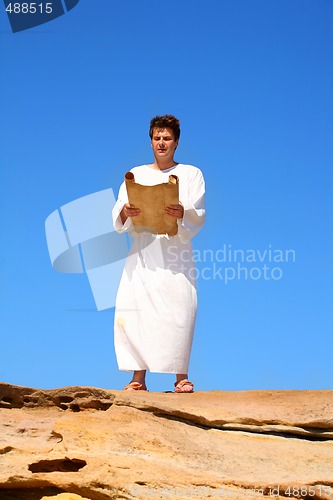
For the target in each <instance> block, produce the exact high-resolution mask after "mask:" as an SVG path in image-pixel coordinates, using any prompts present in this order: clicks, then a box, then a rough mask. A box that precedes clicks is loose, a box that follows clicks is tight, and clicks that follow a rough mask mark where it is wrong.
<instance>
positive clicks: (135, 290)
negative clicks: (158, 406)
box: [113, 115, 205, 392]
mask: <svg viewBox="0 0 333 500" xmlns="http://www.w3.org/2000/svg"><path fill="white" fill-rule="evenodd" d="M149 135H150V138H151V147H152V149H153V154H154V163H151V164H146V165H141V166H139V167H134V168H132V170H131V172H132V173H133V174H134V177H135V181H136V182H138V183H139V184H142V185H148V186H152V185H155V184H161V183H163V182H168V180H169V175H170V174H173V175H175V176H177V177H178V179H179V203H178V204H177V205H170V206H167V207H165V212H166V213H167V214H169V215H170V216H172V217H174V218H176V219H177V225H178V232H177V234H176V235H175V236H169V235H168V234H151V233H149V232H148V231H144V232H140V233H139V232H136V231H135V229H134V225H133V219H134V218H135V217H136V216H138V215H139V214H140V207H133V206H131V205H130V204H129V203H128V196H127V191H126V186H125V183H123V184H122V185H121V187H120V190H119V196H118V200H117V203H116V205H115V207H114V209H113V223H114V227H115V229H116V231H118V232H120V233H121V232H124V231H129V232H130V234H131V236H132V237H133V239H134V241H133V244H132V248H131V250H130V253H129V256H128V258H127V261H126V265H125V269H124V272H123V275H122V278H121V281H120V285H119V290H118V294H117V299H116V311H115V323H114V331H115V350H116V356H117V362H118V366H119V369H120V370H125V371H132V370H133V372H134V373H133V377H132V380H131V382H130V383H129V384H127V385H126V386H125V388H124V389H125V390H147V387H146V383H145V376H146V370H150V371H151V372H158V373H175V374H176V382H175V392H193V383H192V382H190V381H189V379H188V364H189V358H190V352H191V347H192V339H193V331H194V323H195V316H196V310H197V294H196V288H195V265H194V262H193V257H192V246H191V242H190V240H191V239H192V238H193V236H195V234H196V233H197V232H198V231H199V230H200V229H201V228H202V226H203V224H204V221H205V209H204V193H205V183H204V179H203V175H202V173H201V171H200V170H199V169H198V168H196V167H194V166H192V165H186V164H182V163H177V162H176V161H175V160H174V154H175V151H176V149H177V146H178V142H179V136H180V125H179V120H178V119H177V118H175V117H174V116H172V115H164V116H156V117H155V118H153V119H152V120H151V122H150V130H149Z"/></svg>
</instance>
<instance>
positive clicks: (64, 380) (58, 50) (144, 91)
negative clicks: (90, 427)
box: [0, 0, 333, 391]
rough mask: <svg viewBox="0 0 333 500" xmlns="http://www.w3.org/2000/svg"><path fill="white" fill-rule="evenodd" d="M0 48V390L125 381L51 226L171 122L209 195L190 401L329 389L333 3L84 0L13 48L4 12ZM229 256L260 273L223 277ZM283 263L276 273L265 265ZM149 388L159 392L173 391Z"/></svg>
mask: <svg viewBox="0 0 333 500" xmlns="http://www.w3.org/2000/svg"><path fill="white" fill-rule="evenodd" d="M0 43H1V57H0V62H1V81H0V89H1V97H0V110H1V111H0V113H1V115H0V116H1V138H0V158H1V185H0V190H1V191H0V192H1V200H0V217H1V242H2V243H1V249H0V271H1V289H0V293H1V306H0V307H1V361H0V380H1V381H4V382H9V383H13V384H19V385H28V386H34V387H43V388H51V387H59V386H63V385H76V384H79V385H93V386H99V387H104V388H112V389H120V388H122V387H123V385H124V384H125V383H126V382H127V381H128V380H129V375H128V374H126V373H124V372H119V371H118V368H117V365H116V359H115V355H114V348H113V316H114V310H113V309H109V310H107V311H103V312H97V311H96V309H95V304H94V300H93V296H92V293H91V290H90V288H89V284H88V280H87V277H86V276H84V275H74V274H61V273H57V272H55V271H54V270H53V269H52V266H51V263H50V259H49V256H48V251H47V247H46V241H45V232H44V221H45V219H46V218H47V216H48V215H49V214H50V213H51V212H53V211H54V210H55V209H57V208H59V207H60V206H61V205H63V204H65V203H68V202H70V201H72V200H75V199H77V198H79V197H81V196H84V195H87V194H90V193H93V192H95V191H99V190H102V189H106V188H109V187H111V188H113V189H114V191H115V192H117V191H118V188H119V185H120V183H121V181H122V178H123V175H124V173H125V172H126V171H127V170H129V169H130V168H131V167H133V166H135V165H139V164H142V163H145V162H150V161H151V159H152V158H151V148H150V143H149V137H148V125H149V120H150V119H151V118H152V117H153V116H155V115H156V114H165V113H172V114H175V115H176V116H177V117H179V119H180V120H181V128H182V135H181V141H180V146H179V148H178V149H177V156H176V160H177V161H179V162H182V163H192V164H194V165H196V166H198V167H199V168H201V169H202V171H203V173H204V175H205V178H206V184H207V222H206V226H205V228H204V229H203V230H202V232H201V233H200V234H199V235H198V236H197V237H196V238H195V239H194V241H193V246H194V248H195V249H196V250H197V252H198V253H197V255H198V257H200V259H201V262H198V273H199V278H198V297H199V309H198V316H197V324H196V330H195V340H194V345H193V351H192V358H191V365H190V378H191V380H193V381H194V382H195V385H196V389H197V390H213V389H219V390H251V389H325V388H326V389H328V388H332V375H333V363H332V347H333V346H332V332H333V324H332V323H333V321H332V316H333V313H332V310H333V307H332V283H333V263H332V246H333V234H332V208H333V207H332V177H333V175H332V159H333V142H332V137H333V135H332V132H333V118H332V117H333V65H332V60H333V4H332V2H331V1H330V0H279V1H278V0H215V1H213V0H207V1H205V2H203V1H198V0H181V1H180V0H170V1H169V2H167V3H156V2H152V1H149V0H115V1H109V0H104V1H103V0H93V1H92V0H91V1H87V0H81V1H80V2H79V4H78V5H77V6H76V7H75V8H74V9H72V10H71V11H70V12H68V13H67V14H66V15H64V16H62V17H59V18H58V19H55V20H54V21H52V22H49V23H47V24H44V25H42V26H40V27H37V28H33V29H31V30H27V31H23V32H20V33H15V34H13V33H12V32H11V29H10V25H9V22H8V19H7V16H6V13H5V10H4V7H3V6H0ZM223 249H231V250H242V251H243V253H244V256H249V255H250V254H251V255H252V256H253V255H254V253H253V252H249V251H250V250H252V251H254V252H255V253H256V257H255V261H253V262H241V252H238V253H237V257H235V258H233V256H231V257H232V258H231V259H227V261H226V262H223V259H222V257H223V253H222V250H223ZM265 250H266V251H267V252H266V256H264V252H265ZM268 250H271V252H272V254H271V258H270V257H269V252H268ZM287 250H292V251H293V252H294V253H289V257H290V258H289V262H276V261H274V259H273V256H275V258H277V256H279V259H278V260H281V259H283V260H286V255H287V254H286V252H287ZM258 252H260V254H261V256H262V257H263V256H264V259H263V262H261V261H260V258H259V254H258ZM205 255H206V257H209V256H212V259H210V260H209V259H206V260H208V261H207V262H203V260H204V256H205ZM292 255H294V256H295V258H294V259H292V258H291V256H292ZM227 257H228V256H227ZM249 260H251V259H249ZM252 260H253V258H252ZM264 265H266V271H265V272H266V278H268V279H265V277H264V271H263V266H264ZM239 266H240V267H245V268H246V269H245V270H243V271H239ZM226 267H227V268H229V271H227V273H229V275H232V274H233V272H234V273H235V277H234V279H231V280H230V281H229V282H227V283H226V279H225V276H226V275H225V272H226V269H225V268H226ZM267 268H269V270H267ZM272 268H277V270H274V271H273V275H274V277H275V279H274V278H273V277H272ZM238 272H239V273H240V274H239V276H238V275H237V273H238ZM246 272H247V273H248V274H247V277H248V279H246ZM214 273H215V274H214ZM277 278H279V279H277ZM147 380H148V386H149V389H150V390H158V391H164V390H170V389H171V388H172V383H173V376H171V375H158V374H148V378H147Z"/></svg>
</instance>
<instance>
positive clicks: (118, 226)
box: [112, 182, 134, 233]
mask: <svg viewBox="0 0 333 500" xmlns="http://www.w3.org/2000/svg"><path fill="white" fill-rule="evenodd" d="M125 203H128V196H127V190H126V185H125V182H123V183H122V185H121V186H120V188H119V194H118V199H117V201H116V204H115V206H114V207H113V210H112V220H113V226H114V228H115V230H116V231H117V233H125V232H127V231H131V230H133V228H134V225H133V222H132V219H131V217H128V218H127V219H126V220H125V223H124V224H123V223H122V221H121V217H120V212H121V211H122V208H123V206H124V205H125Z"/></svg>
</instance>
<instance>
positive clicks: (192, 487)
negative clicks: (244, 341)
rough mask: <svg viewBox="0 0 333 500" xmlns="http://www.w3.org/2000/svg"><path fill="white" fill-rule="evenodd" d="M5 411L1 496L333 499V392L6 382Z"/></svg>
mask: <svg viewBox="0 0 333 500" xmlns="http://www.w3.org/2000/svg"><path fill="white" fill-rule="evenodd" d="M0 407H2V408H0V463H1V467H0V500H14V499H15V500H16V499H20V500H23V499H24V500H40V499H41V498H45V499H46V498H59V499H60V500H65V499H66V500H70V499H71V497H70V496H69V497H68V496H67V497H65V496H64V495H63V496H62V497H61V494H65V493H66V494H67V493H68V494H76V495H79V497H76V500H77V498H82V497H83V498H84V499H86V498H87V499H89V500H106V499H113V498H114V499H115V498H124V499H126V498H128V499H133V498H138V499H144V500H147V499H149V498H156V499H158V498H170V499H173V498H175V499H178V500H182V499H183V500H184V499H185V498H186V499H188V498H224V497H227V496H230V497H232V498H234V499H238V498H239V499H241V498H242V499H243V500H244V497H246V498H247V497H248V498H253V499H257V500H258V498H260V497H261V498H262V497H263V496H267V497H270V498H272V497H276V498H279V497H281V498H282V497H286V496H287V497H289V498H291V497H297V498H305V497H307V498H310V497H311V498H314V499H316V500H319V499H320V500H328V499H329V500H333V391H244V392H220V391H212V392H207V393H204V392H196V393H194V394H173V393H151V392H144V391H140V392H131V393H128V392H123V391H106V390H102V389H95V388H89V387H83V388H82V387H66V388H62V389H54V390H51V391H46V390H37V389H28V388H24V387H14V386H10V385H8V384H0ZM59 495H60V496H59ZM74 498H75V497H74Z"/></svg>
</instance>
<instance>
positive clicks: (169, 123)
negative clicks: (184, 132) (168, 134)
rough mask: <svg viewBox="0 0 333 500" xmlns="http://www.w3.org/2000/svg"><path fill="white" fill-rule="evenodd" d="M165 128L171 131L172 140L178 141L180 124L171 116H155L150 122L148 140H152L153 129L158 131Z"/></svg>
mask: <svg viewBox="0 0 333 500" xmlns="http://www.w3.org/2000/svg"><path fill="white" fill-rule="evenodd" d="M167 128H169V129H171V130H172V132H173V135H174V139H175V140H176V141H178V140H179V137H180V124H179V120H178V119H177V118H176V117H175V116H173V115H163V116H155V118H153V119H152V120H151V121H150V129H149V136H150V138H151V139H152V138H153V133H154V129H157V130H158V131H159V130H164V129H167Z"/></svg>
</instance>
